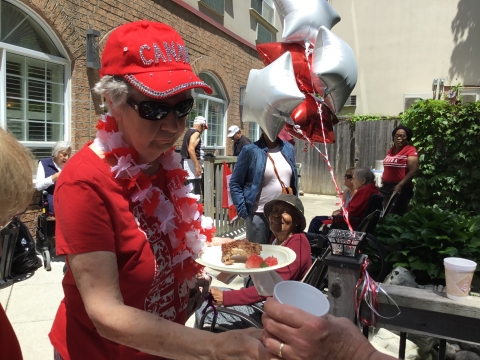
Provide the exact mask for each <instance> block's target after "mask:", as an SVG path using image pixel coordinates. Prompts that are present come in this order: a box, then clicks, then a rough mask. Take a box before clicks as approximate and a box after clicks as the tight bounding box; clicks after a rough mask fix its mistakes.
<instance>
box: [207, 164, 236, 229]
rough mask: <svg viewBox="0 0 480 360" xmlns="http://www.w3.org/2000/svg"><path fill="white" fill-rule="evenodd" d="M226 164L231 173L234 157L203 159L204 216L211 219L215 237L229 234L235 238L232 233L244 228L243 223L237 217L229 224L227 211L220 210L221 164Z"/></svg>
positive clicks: (233, 166) (221, 194)
mask: <svg viewBox="0 0 480 360" xmlns="http://www.w3.org/2000/svg"><path fill="white" fill-rule="evenodd" d="M224 162H225V163H226V164H227V166H228V167H229V168H230V170H232V171H233V169H234V168H235V163H236V162H237V157H236V156H218V157H213V156H212V157H210V156H207V157H205V162H204V173H203V174H204V184H205V186H204V189H205V190H204V191H205V193H204V197H203V203H204V214H205V216H210V217H211V218H212V219H213V224H214V226H215V228H216V229H217V232H216V236H222V235H225V234H229V235H230V236H232V237H233V236H235V234H232V232H235V231H237V230H238V229H241V228H242V227H243V226H245V221H244V220H243V219H242V218H240V217H238V218H237V219H236V220H235V221H233V222H231V221H230V219H229V215H228V209H224V208H222V201H223V191H222V189H223V166H224V165H223V163H224Z"/></svg>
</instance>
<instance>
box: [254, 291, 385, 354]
mask: <svg viewBox="0 0 480 360" xmlns="http://www.w3.org/2000/svg"><path fill="white" fill-rule="evenodd" d="M264 310H265V313H264V314H263V316H262V322H263V326H264V331H263V343H264V345H265V347H266V348H267V350H268V351H269V352H270V353H271V354H269V356H267V359H278V358H279V356H278V354H279V349H280V346H281V344H282V343H283V346H282V358H283V359H287V360H293V359H295V360H296V359H309V360H323V359H335V360H351V359H356V360H373V359H378V360H384V359H385V360H387V359H388V360H390V359H393V358H392V357H390V356H387V355H385V356H383V354H379V353H378V352H377V351H376V350H375V348H374V347H373V346H372V345H371V344H370V343H369V342H368V340H367V339H366V338H365V337H364V336H363V335H362V333H361V332H360V331H359V330H358V328H356V327H355V325H353V324H352V322H351V321H350V320H348V319H346V318H337V317H335V316H331V315H326V316H325V317H317V316H313V315H312V314H309V313H307V312H305V311H302V310H300V309H298V308H295V307H292V306H288V305H282V304H280V303H279V302H277V301H275V300H274V299H272V298H270V299H267V301H266V302H265V305H264Z"/></svg>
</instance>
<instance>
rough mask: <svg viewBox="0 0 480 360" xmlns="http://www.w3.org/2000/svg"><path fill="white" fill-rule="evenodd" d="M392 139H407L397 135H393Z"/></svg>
mask: <svg viewBox="0 0 480 360" xmlns="http://www.w3.org/2000/svg"><path fill="white" fill-rule="evenodd" d="M393 137H394V138H395V139H406V138H407V137H406V136H405V135H397V134H395V135H394V136H393Z"/></svg>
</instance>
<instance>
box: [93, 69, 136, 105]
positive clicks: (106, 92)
mask: <svg viewBox="0 0 480 360" xmlns="http://www.w3.org/2000/svg"><path fill="white" fill-rule="evenodd" d="M93 91H95V92H96V93H97V94H99V95H100V96H101V97H103V98H109V99H110V100H111V101H112V104H113V106H114V107H120V106H122V105H123V104H125V103H126V102H127V99H128V96H129V95H130V94H131V93H132V92H133V91H134V87H133V86H132V85H130V84H129V83H128V81H127V80H125V79H124V78H123V77H121V76H112V75H106V76H104V77H102V78H101V79H100V81H99V82H98V83H96V84H95V87H94V88H93Z"/></svg>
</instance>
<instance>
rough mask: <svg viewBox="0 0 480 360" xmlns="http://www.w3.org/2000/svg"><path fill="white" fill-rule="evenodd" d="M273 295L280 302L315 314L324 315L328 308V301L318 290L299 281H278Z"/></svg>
mask: <svg viewBox="0 0 480 360" xmlns="http://www.w3.org/2000/svg"><path fill="white" fill-rule="evenodd" d="M273 297H274V299H275V300H277V301H278V302H279V303H280V304H284V305H291V306H295V307H297V308H299V309H302V310H303V311H306V312H308V313H310V314H312V315H315V316H324V315H326V314H328V311H329V310H330V303H329V302H328V299H327V297H326V296H325V295H323V293H322V292H321V291H320V290H318V289H317V288H314V287H313V286H311V285H308V284H305V283H302V282H299V281H292V280H287V281H282V282H279V283H278V284H277V285H275V288H274V289H273Z"/></svg>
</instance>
